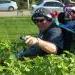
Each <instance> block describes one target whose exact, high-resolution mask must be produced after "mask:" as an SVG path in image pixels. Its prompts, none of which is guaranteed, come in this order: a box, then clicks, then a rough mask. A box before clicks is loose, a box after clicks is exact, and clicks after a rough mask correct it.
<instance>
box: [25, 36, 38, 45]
mask: <svg viewBox="0 0 75 75" xmlns="http://www.w3.org/2000/svg"><path fill="white" fill-rule="evenodd" d="M25 43H26V44H28V45H29V46H32V45H35V44H37V43H38V38H36V37H32V36H30V35H28V36H26V37H25Z"/></svg>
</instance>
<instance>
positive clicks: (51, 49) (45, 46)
mask: <svg viewBox="0 0 75 75" xmlns="http://www.w3.org/2000/svg"><path fill="white" fill-rule="evenodd" d="M25 38H26V41H25V43H26V44H28V45H29V46H32V45H35V44H36V45H37V46H39V47H40V48H41V49H42V50H44V51H45V52H47V53H54V54H56V53H57V47H56V45H55V44H53V43H51V42H48V41H44V40H42V39H40V38H35V37H32V36H26V37H25Z"/></svg>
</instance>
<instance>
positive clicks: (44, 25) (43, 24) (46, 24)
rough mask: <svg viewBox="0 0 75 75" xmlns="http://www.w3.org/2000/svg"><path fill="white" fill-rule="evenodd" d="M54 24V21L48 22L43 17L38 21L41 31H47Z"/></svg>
mask: <svg viewBox="0 0 75 75" xmlns="http://www.w3.org/2000/svg"><path fill="white" fill-rule="evenodd" d="M51 24H52V20H51V21H48V20H46V19H45V18H43V17H39V18H37V20H36V25H37V27H38V28H39V30H40V31H44V30H46V29H47V28H48V27H49V26H50V25H51Z"/></svg>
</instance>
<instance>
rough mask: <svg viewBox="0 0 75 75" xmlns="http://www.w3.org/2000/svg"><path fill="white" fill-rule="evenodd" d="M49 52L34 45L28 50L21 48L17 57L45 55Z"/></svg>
mask: <svg viewBox="0 0 75 75" xmlns="http://www.w3.org/2000/svg"><path fill="white" fill-rule="evenodd" d="M46 54H47V53H46V52H44V51H43V50H41V49H40V48H38V47H36V46H32V47H30V48H29V49H26V50H21V51H20V52H18V53H17V58H19V59H21V58H24V57H31V56H37V55H39V56H43V55H46Z"/></svg>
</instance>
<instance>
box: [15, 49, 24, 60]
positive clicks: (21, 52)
mask: <svg viewBox="0 0 75 75" xmlns="http://www.w3.org/2000/svg"><path fill="white" fill-rule="evenodd" d="M16 56H17V58H18V59H20V58H23V57H24V51H23V50H21V51H19V52H17V54H16Z"/></svg>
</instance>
